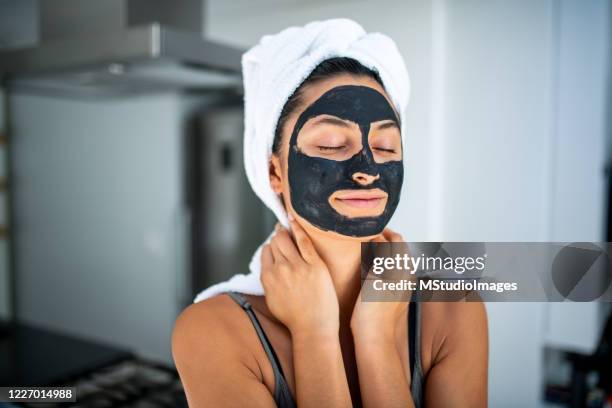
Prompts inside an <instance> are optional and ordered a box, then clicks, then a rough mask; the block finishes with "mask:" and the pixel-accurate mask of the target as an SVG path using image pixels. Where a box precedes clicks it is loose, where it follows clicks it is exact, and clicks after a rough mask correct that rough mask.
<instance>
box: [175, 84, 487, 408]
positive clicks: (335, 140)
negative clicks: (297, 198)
mask: <svg viewBox="0 0 612 408" xmlns="http://www.w3.org/2000/svg"><path fill="white" fill-rule="evenodd" d="M346 84H355V85H364V86H369V87H372V88H375V89H376V90H378V91H379V92H381V93H382V94H383V95H385V96H386V97H387V95H386V93H385V91H384V89H383V88H382V87H381V86H380V85H379V84H378V83H377V82H376V81H374V80H373V79H370V78H368V77H356V76H350V75H340V76H336V77H334V78H330V79H326V80H324V81H322V82H319V83H316V84H313V85H310V86H308V87H307V88H306V89H305V92H304V94H303V96H304V97H303V104H302V107H301V109H298V111H297V112H295V113H294V114H293V115H292V116H291V117H290V118H289V120H288V121H287V123H286V126H285V128H284V129H283V143H282V145H281V149H280V153H279V154H278V155H273V157H272V159H271V161H270V183H271V185H272V187H273V189H274V191H275V192H276V193H277V194H281V196H282V197H283V200H284V204H285V208H286V209H287V212H288V214H289V215H290V217H291V218H292V219H293V220H292V221H291V225H290V229H289V230H287V229H284V228H282V227H281V228H277V231H276V234H275V236H274V238H273V239H272V241H271V243H270V244H269V245H267V246H266V247H264V250H263V253H262V274H261V280H262V285H263V287H264V291H265V296H247V297H248V300H249V301H250V302H251V304H252V305H253V308H254V310H255V312H256V314H257V316H258V318H259V320H260V322H261V324H262V326H263V328H264V330H265V332H266V334H267V336H268V338H269V339H270V341H271V343H272V345H273V347H274V349H275V351H276V353H277V355H278V358H279V360H280V362H281V365H282V369H283V372H284V373H285V377H286V379H287V382H288V384H289V388H290V390H291V392H292V394H293V395H294V397H295V399H296V401H297V404H298V406H300V407H302V406H304V407H307V406H317V407H319V406H326V407H327V406H329V407H340V406H343V407H350V406H355V405H356V406H360V405H362V406H364V407H378V406H385V407H393V406H397V407H400V406H401V407H407V406H408V407H409V406H413V401H412V395H411V393H410V383H411V378H410V372H409V366H410V364H409V361H408V334H407V314H408V303H406V302H361V301H360V300H359V291H360V275H359V262H360V242H361V241H364V240H367V241H369V240H376V241H397V242H402V241H404V239H403V237H402V236H401V235H399V234H397V233H395V232H393V231H391V230H389V229H386V230H385V231H384V232H383V233H382V234H380V235H377V236H371V237H364V238H359V239H357V238H352V237H346V236H343V235H340V234H337V233H335V232H326V231H322V230H320V229H318V228H317V227H315V226H313V225H312V224H310V223H309V222H308V221H307V220H305V219H302V218H301V217H300V216H299V215H298V214H296V213H295V212H294V210H293V208H292V206H291V201H290V199H289V198H290V190H289V185H288V177H287V149H288V144H289V141H288V139H289V138H288V136H287V134H288V133H289V132H290V129H293V126H294V124H295V122H296V120H297V117H298V116H299V114H300V113H301V111H302V110H303V109H304V108H305V107H306V106H307V105H308V104H310V103H311V102H312V101H314V100H316V99H317V98H318V97H319V96H321V95H322V94H323V93H324V92H326V91H327V90H329V89H331V88H333V87H335V86H338V85H346ZM387 99H388V97H387ZM309 122H310V121H309ZM309 122H307V124H306V125H305V126H304V127H303V129H302V131H301V132H300V136H299V138H298V146H299V147H300V149H302V151H303V152H306V153H307V154H309V155H320V156H324V157H329V158H331V159H335V160H343V158H345V157H350V155H352V154H354V153H353V152H355V151H359V149H360V148H361V146H360V143H361V142H360V139H359V134H358V132H356V131H355V129H351V127H350V126H343V125H335V124H333V123H327V124H322V125H319V126H317V125H315V124H310V123H309ZM309 125H311V126H309ZM381 125H384V124H381ZM383 127H384V126H381V129H380V130H377V129H376V126H372V130H371V132H370V135H369V143H370V146H371V148H372V150H373V152H374V157H375V160H376V161H377V162H384V161H386V160H396V159H398V158H401V155H402V152H401V144H400V143H399V140H400V139H399V130H398V129H395V131H394V130H393V128H392V127H389V126H387V127H386V128H384V129H383ZM302 133H303V134H302ZM330 147H333V149H330ZM375 177H376V175H366V174H355V175H354V179H355V180H356V181H357V182H359V183H362V184H363V185H368V184H370V183H372V182H373V181H374V180H375ZM349 193H350V192H349ZM342 194H343V192H340V193H339V194H338V198H339V201H336V202H332V201H330V204H332V206H333V207H334V208H336V209H337V211H339V212H341V213H342V214H344V215H347V216H360V215H363V214H369V215H371V214H376V213H377V212H379V211H381V208H384V205H382V206H381V203H382V202H384V201H383V200H386V197H379V198H377V197H374V198H373V200H372V202H370V203H368V202H367V201H366V204H365V205H364V204H363V202H362V201H359V200H358V203H357V204H356V201H352V199H351V197H350V195H342ZM343 198H345V200H343ZM330 200H333V199H330ZM376 200H380V201H376ZM422 306H423V307H422V313H423V315H422V322H423V324H422V332H421V345H422V346H421V360H422V365H423V373H424V376H425V378H426V387H425V402H426V404H427V405H428V406H434V407H437V406H441V407H483V406H486V400H487V367H488V334H487V332H488V331H487V319H486V313H485V309H484V306H483V304H482V303H477V302H454V303H442V302H441V303H432V302H429V303H423V304H422ZM172 350H173V356H174V359H175V362H176V365H177V369H178V371H179V374H180V376H181V380H182V382H183V385H184V387H185V391H186V394H187V398H188V401H189V405H190V407H207V406H215V407H217V406H220V407H225V406H228V407H229V406H252V407H274V406H275V403H274V398H273V393H274V373H273V370H272V366H271V365H270V362H269V360H268V357H267V355H266V354H265V352H264V350H263V347H262V346H261V343H260V341H259V339H258V338H257V335H256V333H255V331H254V329H253V326H252V323H251V322H250V320H249V318H248V316H247V315H246V313H245V312H244V311H243V310H242V309H241V308H240V307H239V306H238V305H237V304H236V303H235V302H234V301H233V300H232V299H231V298H229V296H228V295H219V296H215V297H212V298H210V299H206V300H204V301H202V302H199V303H197V304H192V305H190V306H189V307H187V308H186V309H185V310H184V311H183V312H182V313H181V315H180V316H179V318H178V319H177V322H176V324H175V328H174V332H173V338H172Z"/></svg>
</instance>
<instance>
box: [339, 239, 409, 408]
mask: <svg viewBox="0 0 612 408" xmlns="http://www.w3.org/2000/svg"><path fill="white" fill-rule="evenodd" d="M374 241H375V242H403V239H402V237H401V236H400V235H399V234H396V233H394V232H392V231H391V230H389V229H386V230H385V231H383V234H382V235H380V236H378V237H376V238H375V239H374ZM385 255H386V256H390V255H391V253H389V254H385ZM364 287H365V286H364ZM363 290H364V289H363V287H362V292H361V293H360V294H359V297H358V299H357V302H356V303H355V308H354V310H353V315H352V316H351V331H352V333H353V342H354V344H355V358H356V360H357V370H358V371H359V388H360V390H361V399H362V402H363V406H364V407H366V408H367V407H380V406H385V407H414V401H413V400H412V394H411V392H410V384H409V380H408V374H407V373H406V372H405V370H404V368H403V365H402V361H401V357H400V353H399V350H398V349H397V347H396V338H397V330H405V323H403V322H405V321H406V316H407V313H408V305H409V300H410V299H409V298H407V299H402V300H400V301H398V302H391V301H381V302H374V301H363V300H362V294H363Z"/></svg>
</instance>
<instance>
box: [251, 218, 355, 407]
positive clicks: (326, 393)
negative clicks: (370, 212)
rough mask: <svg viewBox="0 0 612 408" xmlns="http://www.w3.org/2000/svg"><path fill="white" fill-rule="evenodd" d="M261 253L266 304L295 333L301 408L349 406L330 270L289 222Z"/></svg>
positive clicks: (299, 231)
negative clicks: (289, 225) (288, 225)
mask: <svg viewBox="0 0 612 408" xmlns="http://www.w3.org/2000/svg"><path fill="white" fill-rule="evenodd" d="M291 230H292V232H293V239H292V237H291V235H289V232H288V231H287V230H285V229H284V228H282V227H279V228H278V229H277V230H276V234H275V236H274V237H273V238H272V240H271V242H270V244H269V245H266V246H265V247H264V248H263V250H262V272H261V282H262V285H263V288H264V291H265V294H266V303H267V305H268V308H269V309H270V311H271V312H272V313H273V314H274V316H275V317H276V318H277V319H278V320H280V321H281V322H282V323H283V324H284V325H285V326H286V327H287V328H288V329H289V331H290V332H291V342H292V346H293V362H294V370H295V378H296V399H297V401H296V402H297V404H298V406H299V407H321V406H325V407H350V406H352V404H351V395H350V392H349V388H348V382H347V379H346V373H345V371H344V362H343V358H342V350H341V348H340V339H339V328H340V324H339V318H338V314H339V307H338V299H337V297H336V292H335V290H334V286H333V283H332V281H331V277H330V275H329V271H328V270H327V267H326V266H325V264H324V262H323V260H321V258H320V257H319V256H318V254H317V252H316V250H315V249H314V246H313V245H312V242H311V241H310V239H309V238H308V235H306V232H304V230H303V229H302V228H301V227H300V226H299V225H298V224H297V222H295V221H291Z"/></svg>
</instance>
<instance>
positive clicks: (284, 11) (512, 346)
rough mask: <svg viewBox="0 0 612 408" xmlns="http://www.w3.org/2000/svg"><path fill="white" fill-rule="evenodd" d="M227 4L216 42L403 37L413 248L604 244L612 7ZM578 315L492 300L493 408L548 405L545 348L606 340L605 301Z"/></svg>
mask: <svg viewBox="0 0 612 408" xmlns="http://www.w3.org/2000/svg"><path fill="white" fill-rule="evenodd" d="M228 3H229V2H224V1H221V0H211V1H209V8H208V14H207V16H208V21H207V27H208V31H207V34H208V35H209V36H211V37H213V38H217V39H220V40H224V41H226V42H230V43H234V44H239V45H242V46H250V45H252V44H254V43H255V42H256V41H257V40H258V39H259V38H260V37H261V36H262V35H263V34H268V33H273V32H277V31H279V30H281V29H283V28H285V27H287V26H290V25H294V24H304V23H306V22H308V21H311V20H313V19H325V18H332V17H349V18H353V19H355V20H356V21H358V22H359V23H360V24H362V25H363V26H364V27H365V28H366V30H368V31H381V32H384V33H386V34H388V35H390V36H391V37H392V38H393V39H394V40H395V41H396V42H397V43H398V46H399V49H400V51H401V52H402V54H403V56H404V58H405V60H406V63H407V66H408V69H409V71H410V74H411V79H412V84H413V93H412V98H411V103H410V106H409V112H408V118H409V119H408V122H409V123H408V126H409V128H410V130H409V135H408V143H407V152H406V153H407V157H406V159H405V161H406V167H407V177H406V180H405V184H404V190H403V197H402V201H401V203H400V206H399V208H398V210H397V212H396V215H395V217H394V219H393V221H392V227H395V228H396V229H398V230H399V231H400V232H401V233H402V234H403V235H404V236H405V237H406V238H407V239H408V240H413V241H419V240H423V241H427V240H441V241H452V240H457V241H470V240H475V241H496V240H497V241H550V240H555V239H556V240H565V239H567V240H573V239H584V240H594V241H596V240H601V239H602V235H601V234H600V232H601V230H600V226H602V225H603V200H602V199H603V184H602V179H601V176H602V173H601V167H602V163H603V160H602V158H603V154H600V153H601V150H602V146H603V145H602V142H603V140H604V137H605V136H604V132H605V128H604V127H603V124H604V119H605V117H604V116H603V115H604V113H603V112H604V111H603V108H604V106H605V101H604V100H603V98H602V97H603V89H605V85H606V83H605V73H606V69H607V67H606V65H605V61H606V58H607V54H606V53H607V48H606V47H609V39H608V31H607V30H608V29H609V17H608V16H609V13H608V11H607V7H608V5H607V3H606V1H604V0H598V1H591V2H572V1H571V0H562V1H553V0H545V1H538V2H534V1H531V0H513V1H503V0H494V1H486V0H478V1H477V0H463V1H454V0H433V1H425V0H423V1H416V0H414V1H399V0H383V1H378V2H376V3H374V2H371V1H339V2H333V3H329V2H321V1H309V2H298V1H283V2H280V1H276V0H267V1H259V2H257V3H254V2H252V1H248V2H247V1H234V2H231V4H228ZM585 3H588V5H585ZM566 163H567V165H566ZM571 169H577V170H576V171H575V172H573V173H572V174H569V173H571V172H572V170H571ZM565 170H567V171H565ZM568 177H569V179H568ZM569 180H571V183H567V182H566V181H569ZM574 185H575V187H574ZM562 232H563V233H562ZM568 308H569V309H568V310H571V311H573V312H574V313H573V315H574V317H576V318H574V319H566V318H564V317H563V316H562V315H559V314H558V313H556V312H555V311H554V310H549V309H548V305H546V304H541V303H521V304H519V303H516V304H510V303H506V304H499V303H496V304H493V303H491V304H488V305H487V309H488V314H489V325H490V345H491V349H490V370H489V373H490V387H489V392H490V405H491V406H495V407H504V406H524V407H532V406H538V405H539V404H540V398H541V391H542V387H541V381H542V373H543V368H542V365H543V354H542V351H543V347H544V345H545V342H546V341H549V342H550V341H551V340H552V339H555V338H559V337H560V338H562V339H566V340H568V342H570V343H572V344H574V345H576V344H583V345H584V343H585V342H588V341H591V342H592V341H593V339H594V338H595V337H594V336H595V333H594V329H595V321H596V318H595V317H594V316H596V306H594V305H589V306H587V309H588V310H585V309H584V308H581V306H580V305H576V304H572V305H569V306H568ZM565 313H566V315H565V316H568V314H567V310H566V311H565ZM583 313H585V314H584V315H583ZM580 316H582V317H580ZM555 319H556V320H558V321H559V322H558V323H560V324H557V325H555V324H553V323H552V322H553V321H554V320H555ZM555 327H557V328H558V327H561V328H563V330H562V333H561V334H559V335H558V334H555V333H552V332H553V331H554V330H555V329H554V328H555ZM568 333H574V335H575V334H576V333H579V335H578V336H577V337H578V338H577V339H576V338H574V339H568V337H567V336H568ZM587 340H588V341H587ZM565 344H566V345H567V342H566V343H565Z"/></svg>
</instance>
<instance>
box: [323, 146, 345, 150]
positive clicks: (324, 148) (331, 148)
mask: <svg viewBox="0 0 612 408" xmlns="http://www.w3.org/2000/svg"><path fill="white" fill-rule="evenodd" d="M345 147H346V146H317V148H318V149H319V150H323V151H330V150H341V149H344V148H345Z"/></svg>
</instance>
